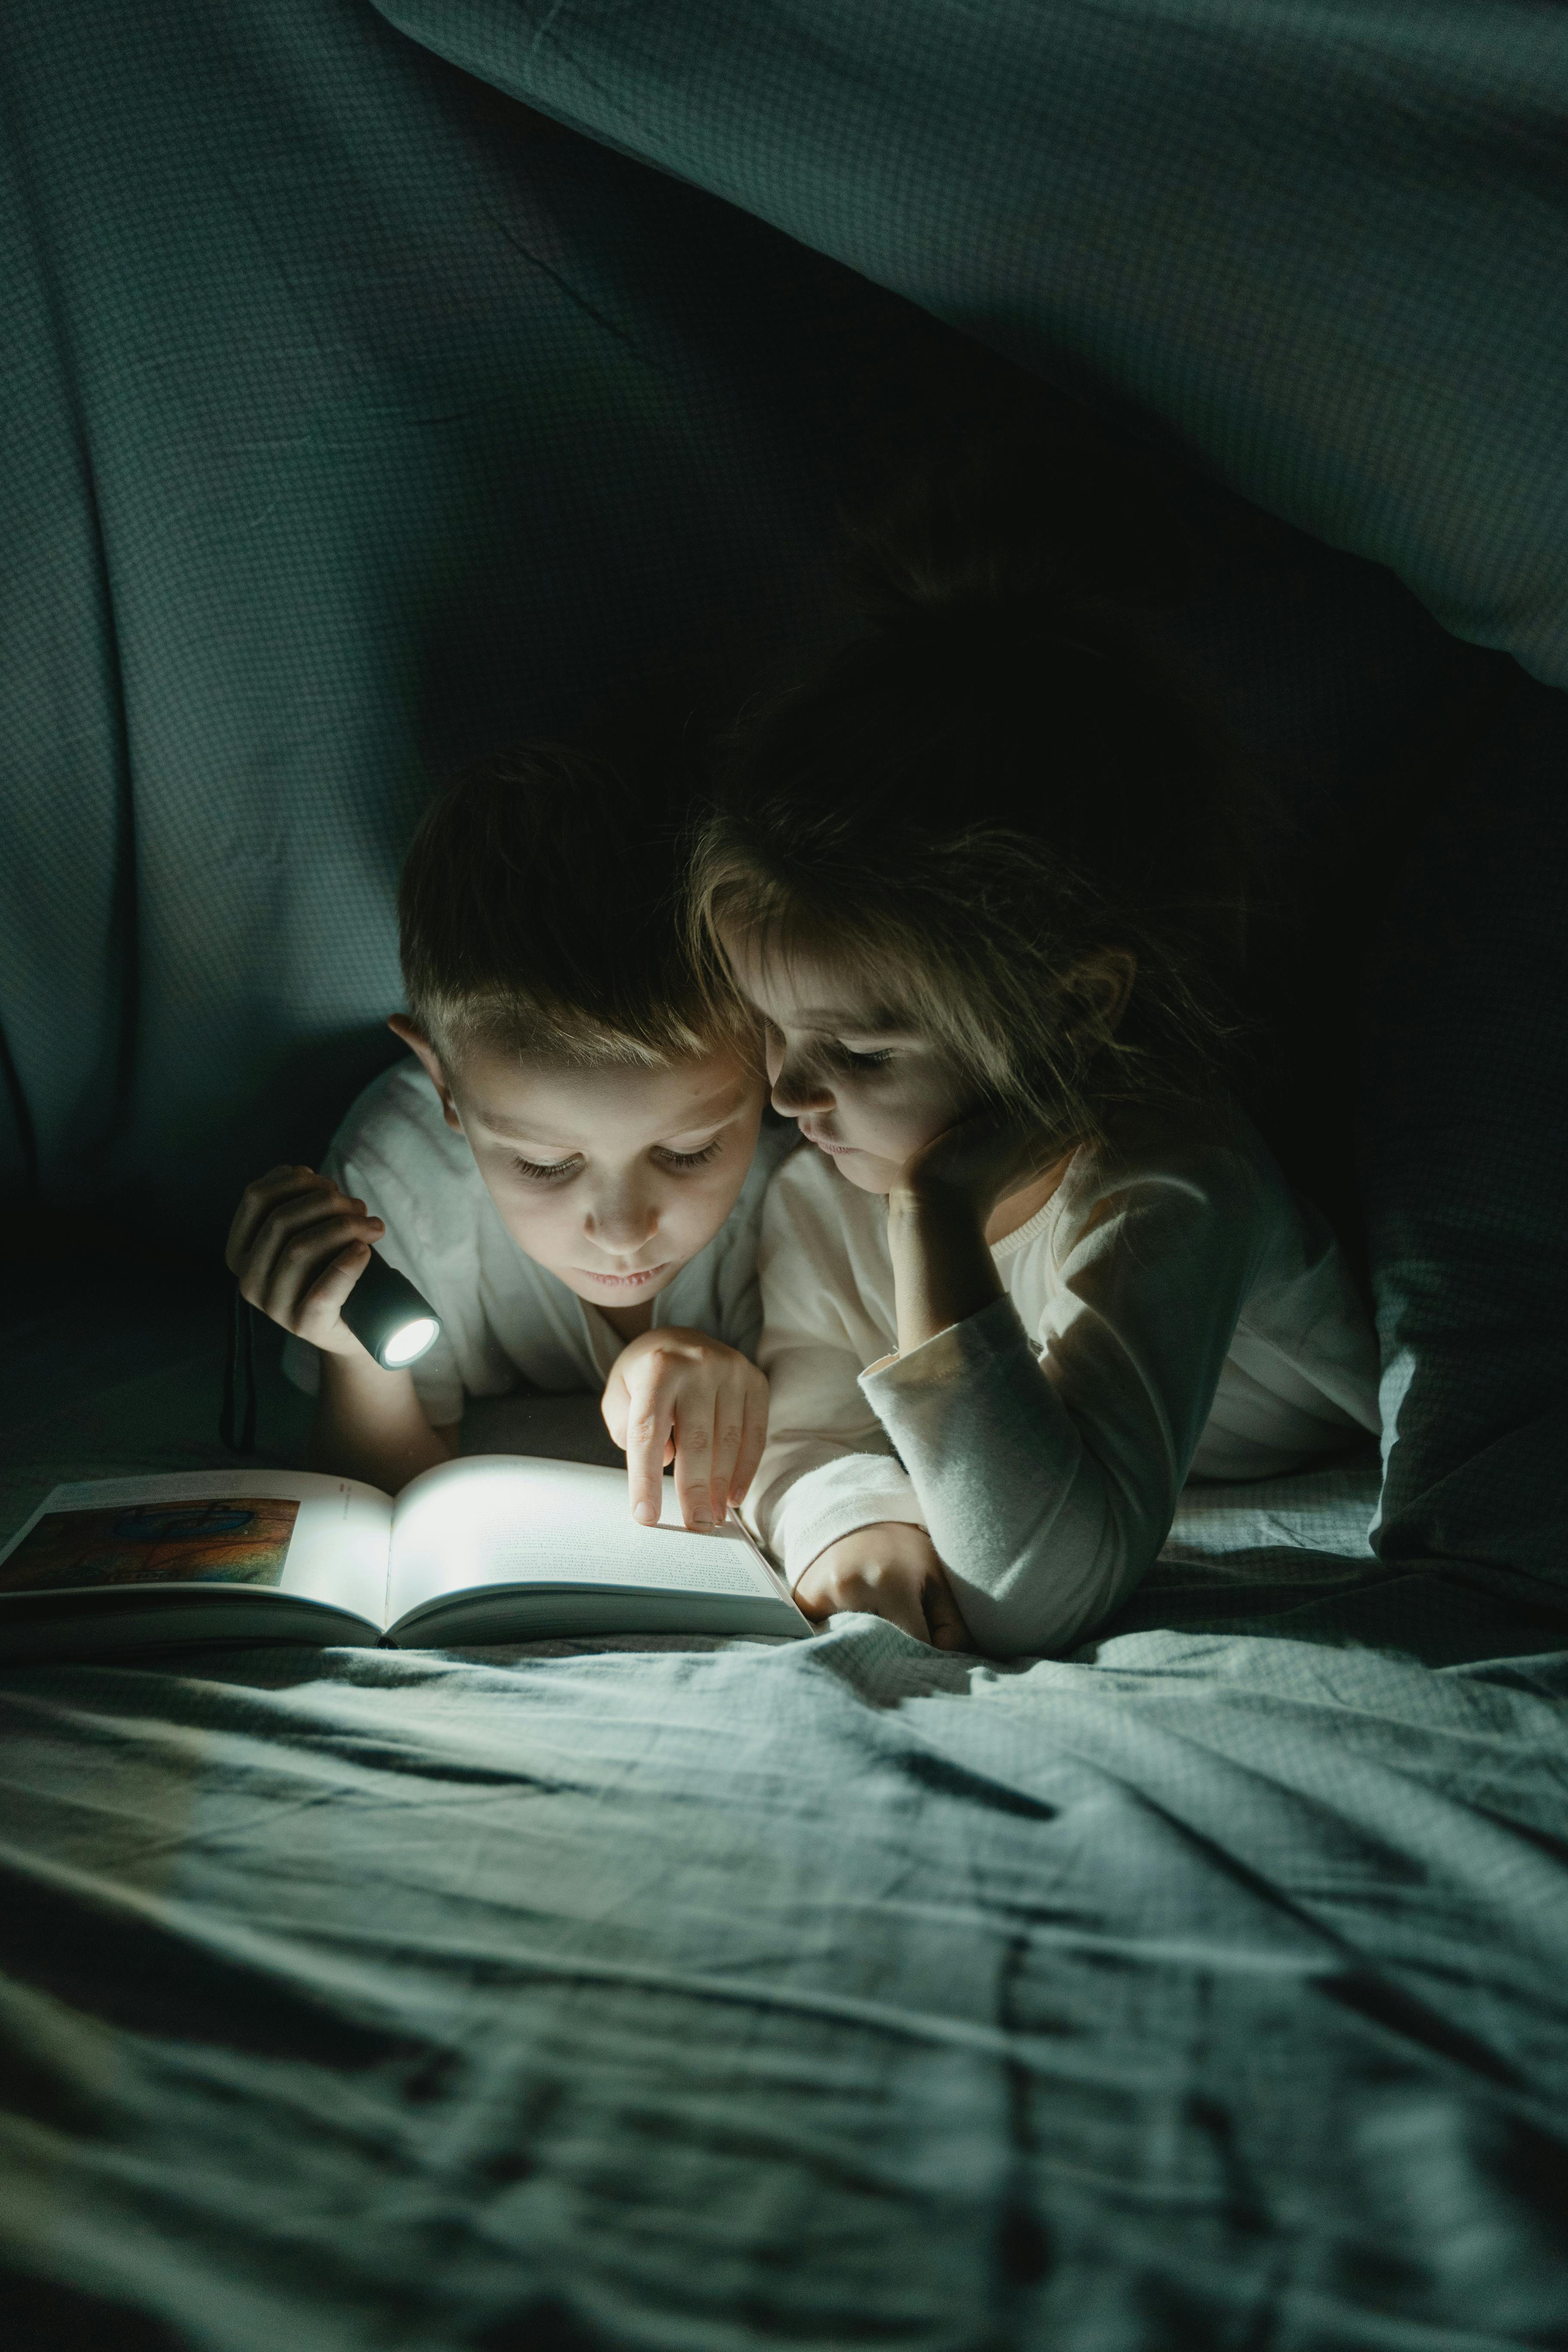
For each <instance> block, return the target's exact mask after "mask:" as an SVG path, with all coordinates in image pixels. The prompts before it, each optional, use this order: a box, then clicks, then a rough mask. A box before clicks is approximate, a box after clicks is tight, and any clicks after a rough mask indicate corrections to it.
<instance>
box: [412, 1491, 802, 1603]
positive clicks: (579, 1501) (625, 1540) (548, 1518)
mask: <svg viewBox="0 0 1568 2352" xmlns="http://www.w3.org/2000/svg"><path fill="white" fill-rule="evenodd" d="M664 1483H665V1497H664V1514H665V1515H664V1520H663V1522H662V1523H661V1525H659V1526H658V1527H657V1528H644V1527H639V1526H638V1525H637V1521H636V1520H635V1519H634V1518H633V1517H632V1516H631V1511H630V1508H629V1507H628V1505H627V1502H626V1473H625V1472H624V1471H622V1470H601V1469H595V1468H593V1467H591V1466H590V1465H587V1464H584V1463H579V1462H546V1461H542V1460H538V1459H535V1458H532V1457H528V1458H520V1457H519V1456H518V1455H516V1454H474V1455H471V1456H470V1457H469V1458H468V1460H466V1461H462V1462H454V1463H451V1464H446V1465H442V1466H441V1467H440V1468H438V1469H436V1470H427V1471H426V1472H425V1473H424V1474H423V1475H421V1476H420V1477H418V1478H416V1479H415V1480H413V1481H412V1483H411V1484H410V1485H409V1486H405V1488H404V1490H403V1492H402V1494H401V1495H400V1496H398V1498H397V1508H396V1512H395V1517H394V1520H393V1536H392V1579H391V1590H390V1600H389V1605H388V1622H389V1623H390V1624H394V1625H395V1623H396V1622H397V1620H398V1619H399V1618H400V1617H401V1616H402V1615H404V1613H405V1611H407V1610H410V1609H416V1608H418V1607H419V1606H420V1605H421V1603H422V1602H425V1601H432V1600H434V1599H436V1598H437V1596H438V1595H441V1594H445V1593H448V1592H463V1591H470V1590H471V1589H472V1588H473V1587H474V1586H475V1585H478V1584H521V1583H529V1582H538V1583H542V1584H639V1585H646V1586H648V1587H650V1588H658V1589H659V1590H662V1591H685V1592H753V1593H766V1594H767V1595H768V1596H769V1597H770V1598H772V1599H775V1600H776V1599H777V1598H779V1597H780V1595H781V1594H782V1592H783V1590H784V1588H783V1586H782V1584H781V1583H780V1581H779V1580H778V1579H777V1578H776V1577H774V1576H773V1573H772V1572H771V1570H769V1569H768V1568H767V1566H766V1565H765V1563H764V1562H763V1560H761V1559H759V1558H758V1557H757V1555H756V1553H755V1552H754V1551H753V1550H752V1547H751V1545H750V1544H749V1543H748V1541H747V1539H746V1538H745V1537H744V1536H743V1535H742V1532H741V1530H740V1529H739V1528H735V1527H729V1528H720V1529H718V1530H717V1531H716V1532H715V1533H714V1534H712V1535H692V1534H691V1533H689V1531H688V1530H687V1529H686V1528H683V1527H682V1526H681V1524H680V1513H679V1507H678V1505H677V1503H676V1499H675V1488H674V1484H673V1481H671V1480H669V1479H668V1478H667V1479H666V1480H665V1482H664Z"/></svg>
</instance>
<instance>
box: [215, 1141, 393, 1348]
mask: <svg viewBox="0 0 1568 2352" xmlns="http://www.w3.org/2000/svg"><path fill="white" fill-rule="evenodd" d="M385 1231H386V1228H385V1226H384V1224H383V1223H382V1221H381V1219H380V1218H379V1217H371V1216H367V1215H366V1214H365V1206H364V1202H363V1201H352V1200H350V1198H349V1196H348V1194H347V1193H346V1192H340V1191H339V1190H338V1187H337V1186H336V1185H335V1184H334V1183H333V1182H332V1180H331V1177H330V1176H318V1175H316V1174H315V1173H314V1172H313V1171H311V1170H310V1169H309V1168H274V1169H273V1170H272V1171H271V1173H270V1175H267V1176H259V1177H258V1179H257V1181H256V1182H255V1183H254V1184H247V1186H246V1188H245V1191H244V1192H242V1193H241V1195H240V1201H239V1206H238V1208H237V1210H236V1211H235V1213H234V1223H233V1224H232V1225H231V1226H230V1227H229V1233H228V1244H227V1246H226V1249H225V1251H224V1256H225V1258H226V1261H227V1264H228V1268H229V1272H230V1273H231V1274H234V1275H237V1276H238V1278H239V1289H240V1296H241V1297H243V1298H248V1299H249V1301H250V1303H251V1305H252V1306H253V1307H260V1309H261V1311H262V1313H263V1314H264V1315H268V1316H270V1317H271V1318H272V1320H273V1322H274V1323H280V1324H281V1325H282V1327H283V1328H284V1330H285V1331H291V1332H292V1333H293V1335H294V1337H295V1338H296V1339H309V1340H310V1345H311V1346H312V1347H313V1348H320V1349H321V1350H322V1352H323V1354H325V1355H329V1356H348V1357H363V1359H364V1360H365V1361H366V1362H367V1363H369V1362H370V1361H371V1360H372V1359H371V1357H370V1356H369V1354H368V1352H367V1351H366V1349H363V1347H362V1346H361V1345H360V1343H359V1341H358V1340H357V1339H355V1338H354V1335H353V1332H352V1331H351V1330H350V1329H349V1328H348V1326H347V1324H346V1323H344V1322H343V1320H342V1317H341V1316H340V1314H339V1311H338V1310H339V1308H340V1307H342V1303H343V1301H344V1299H345V1298H347V1297H348V1295H349V1293H350V1291H351V1290H352V1289H353V1286H354V1285H355V1283H356V1282H357V1281H358V1280H359V1278H360V1276H361V1275H362V1274H363V1272H364V1270H365V1267H366V1266H367V1265H369V1264H370V1245H371V1244H372V1243H373V1242H377V1241H379V1240H380V1239H381V1236H382V1234H384V1232H385Z"/></svg>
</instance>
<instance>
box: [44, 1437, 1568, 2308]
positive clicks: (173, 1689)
mask: <svg viewBox="0 0 1568 2352" xmlns="http://www.w3.org/2000/svg"><path fill="white" fill-rule="evenodd" d="M1369 1501H1370V1493H1369V1488H1368V1486H1367V1485H1366V1483H1365V1482H1364V1481H1363V1483H1362V1485H1361V1486H1360V1489H1359V1492H1358V1490H1357V1489H1356V1488H1355V1487H1354V1486H1353V1485H1352V1484H1350V1483H1348V1482H1344V1481H1341V1482H1339V1483H1338V1484H1337V1485H1336V1484H1335V1483H1334V1482H1333V1481H1332V1480H1329V1481H1328V1482H1326V1483H1325V1482H1324V1481H1323V1480H1321V1479H1320V1480H1319V1481H1316V1482H1313V1481H1301V1482H1298V1484H1297V1485H1296V1486H1295V1487H1294V1488H1288V1487H1286V1486H1284V1485H1283V1482H1276V1484H1275V1486H1274V1487H1273V1489H1272V1491H1271V1492H1269V1493H1268V1494H1267V1495H1264V1494H1263V1493H1261V1492H1260V1491H1259V1490H1258V1489H1253V1490H1251V1493H1250V1495H1249V1496H1248V1497H1247V1500H1246V1501H1245V1502H1242V1503H1240V1504H1239V1505H1238V1503H1237V1498H1236V1497H1235V1496H1228V1497H1226V1498H1225V1499H1224V1501H1223V1502H1220V1503H1215V1504H1213V1505H1210V1506H1207V1507H1197V1506H1196V1504H1195V1502H1194V1498H1193V1497H1189V1498H1188V1500H1187V1502H1186V1503H1184V1506H1183V1512H1182V1516H1181V1519H1180V1521H1179V1524H1178V1531H1177V1532H1178V1538H1179V1540H1180V1542H1181V1543H1182V1544H1183V1546H1184V1549H1185V1551H1186V1554H1187V1557H1188V1559H1189V1561H1190V1562H1193V1563H1199V1562H1201V1563H1202V1564H1203V1565H1202V1570H1201V1571H1200V1570H1198V1569H1197V1568H1196V1567H1195V1566H1190V1567H1189V1568H1188V1569H1187V1570H1185V1571H1184V1573H1186V1574H1187V1575H1188V1576H1189V1577H1190V1578H1191V1579H1192V1580H1194V1584H1195V1583H1196V1582H1199V1581H1201V1580H1202V1576H1205V1575H1206V1577H1207V1579H1208V1580H1209V1586H1210V1591H1211V1594H1212V1593H1213V1592H1215V1591H1218V1590H1220V1589H1222V1588H1224V1587H1225V1586H1226V1584H1227V1582H1230V1583H1234V1582H1238V1581H1243V1580H1245V1576H1246V1573H1247V1570H1246V1567H1245V1562H1246V1561H1247V1560H1248V1559H1252V1560H1254V1561H1256V1560H1258V1559H1260V1558H1263V1557H1266V1556H1267V1557H1271V1558H1272V1559H1273V1560H1274V1561H1275V1562H1276V1564H1277V1567H1278V1568H1279V1570H1281V1571H1283V1570H1285V1569H1287V1568H1288V1566H1289V1560H1290V1559H1291V1558H1292V1557H1294V1558H1295V1559H1298V1560H1299V1561H1300V1565H1301V1571H1302V1590H1303V1591H1309V1590H1310V1587H1311V1584H1312V1581H1313V1580H1314V1578H1315V1579H1316V1580H1318V1581H1319V1583H1320V1585H1321V1583H1322V1582H1323V1581H1324V1580H1329V1579H1337V1580H1339V1582H1340V1584H1341V1587H1342V1589H1343V1586H1344V1583H1345V1580H1346V1578H1347V1576H1348V1577H1351V1578H1353V1577H1354V1576H1355V1574H1356V1573H1357V1571H1358V1570H1360V1571H1361V1572H1363V1573H1364V1570H1365V1559H1364V1544H1363V1542H1362V1540H1361V1535H1360V1530H1361V1528H1363V1527H1364V1524H1365V1516H1366V1510H1367V1508H1368V1506H1369ZM1303 1539H1305V1541H1306V1542H1307V1543H1308V1544H1310V1543H1311V1542H1312V1541H1313V1540H1314V1539H1315V1540H1316V1541H1318V1542H1319V1543H1320V1544H1324V1545H1326V1546H1327V1547H1328V1548H1329V1549H1327V1550H1326V1551H1321V1552H1319V1553H1317V1554H1316V1555H1314V1554H1313V1553H1312V1552H1311V1551H1310V1550H1299V1549H1296V1547H1297V1546H1299V1545H1300V1544H1301V1543H1302V1541H1303ZM1335 1547H1342V1548H1343V1549H1342V1553H1341V1556H1340V1557H1338V1559H1334V1558H1333V1557H1332V1556H1331V1555H1332V1551H1333V1549H1334V1548H1335ZM1357 1553H1360V1554H1361V1558H1360V1559H1359V1560H1358V1559H1356V1558H1355V1557H1354V1555H1355V1554H1357ZM1521 1630H1522V1629H1521ZM1565 1709H1568V1681H1565V1680H1564V1660H1563V1654H1562V1652H1561V1648H1560V1646H1559V1649H1558V1654H1556V1655H1554V1656H1544V1655H1538V1656H1534V1657H1531V1656H1520V1657H1516V1658H1514V1659H1512V1660H1510V1661H1504V1662H1500V1663H1498V1664H1494V1665H1492V1666H1490V1667H1486V1668H1476V1667H1471V1668H1467V1669H1463V1670H1450V1671H1446V1672H1433V1671H1432V1670H1431V1668H1429V1667H1427V1666H1424V1665H1416V1664H1412V1663H1409V1662H1402V1661H1400V1660H1397V1659H1395V1658H1393V1657H1388V1656H1376V1655H1373V1654H1369V1653H1367V1652H1365V1651H1362V1650H1358V1649H1356V1648H1355V1647H1353V1646H1352V1647H1323V1646H1318V1645H1312V1644H1308V1643H1301V1642H1300V1641H1289V1640H1269V1639H1266V1638H1257V1637H1254V1638H1250V1639H1243V1638H1237V1637H1234V1636H1232V1637H1226V1636H1225V1635H1223V1634H1218V1633H1205V1634H1202V1635H1194V1634H1192V1633H1177V1632H1172V1631H1169V1630H1165V1631H1156V1632H1144V1633H1123V1634H1121V1635H1120V1636H1118V1637H1115V1638H1110V1639H1107V1640H1104V1641H1102V1642H1101V1643H1100V1645H1099V1647H1098V1650H1097V1651H1096V1652H1094V1653H1091V1654H1084V1655H1081V1656H1079V1658H1077V1659H1075V1660H1070V1661H1062V1662H1054V1663H1050V1664H1041V1665H1037V1666H1035V1667H1032V1668H1030V1669H1027V1670H1023V1671H1020V1670H997V1669H994V1668H987V1667H984V1666H979V1665H977V1664H975V1663H974V1662H973V1661H972V1660H966V1659H963V1658H961V1657H957V1656H953V1655H949V1654H938V1653H934V1652H931V1651H930V1650H926V1649H923V1648H922V1647H921V1646H920V1645H919V1644H917V1643H914V1642H912V1641H911V1640H910V1639H909V1637H908V1636H906V1635H903V1634H901V1633H897V1632H896V1631H895V1630H894V1629H892V1628H891V1627H889V1626H886V1625H879V1624H878V1623H877V1622H875V1621H872V1620H869V1619H865V1618H846V1619H841V1620H839V1621H838V1622H837V1625H836V1627H835V1629H834V1631H833V1632H832V1633H830V1634H829V1635H827V1636H826V1638H824V1639H820V1640H817V1641H815V1642H810V1643H784V1644H780V1645H778V1646H777V1647H776V1648H772V1649H770V1648H768V1647H767V1646H766V1645H761V1644H758V1645H747V1644H743V1643H731V1644H727V1645H715V1644H700V1645H694V1646H691V1647H689V1648H684V1649H683V1648H682V1647H681V1646H680V1645H679V1644H675V1643H666V1644H663V1645H661V1646H658V1647H655V1648H652V1649H649V1648H648V1647H647V1645H644V1646H643V1647H642V1648H641V1649H640V1650H639V1649H638V1648H637V1647H636V1646H635V1645H626V1644H622V1645H619V1646H618V1647H616V1648H612V1649H610V1650H608V1651H606V1652H605V1654H600V1655H595V1656H590V1655H573V1654H570V1652H569V1650H568V1649H567V1647H566V1645H561V1644H558V1645H554V1647H553V1649H552V1650H547V1651H544V1652H542V1653H535V1654H508V1653H493V1654H487V1655H483V1656H481V1655H477V1654H476V1655H470V1656H468V1657H459V1656H448V1657H442V1656H437V1655H434V1654H424V1655H416V1654H409V1655H397V1654H377V1653H374V1652H369V1653H366V1652H338V1653H335V1654H334V1653H329V1654H326V1655H324V1656H321V1655H317V1656H311V1655H310V1654H305V1653H300V1654H293V1655H292V1656H290V1655H289V1654H279V1653H278V1652H264V1653H261V1654H257V1655H253V1656H252V1657H250V1658H248V1659H242V1658H237V1657H232V1656H230V1657H225V1656H224V1655H223V1654H221V1653H220V1654H214V1655H209V1656H208V1657H206V1658H205V1659H203V1660H201V1661H199V1662H197V1661H194V1660H193V1661H190V1662H188V1663H186V1664H185V1665H184V1667H183V1668H182V1669H180V1670H178V1671H174V1672H168V1673H163V1674H159V1673H155V1672H150V1671H147V1670H145V1669H141V1668H135V1669H132V1668H121V1669H117V1670H110V1669H103V1668H100V1669H89V1668H81V1667H79V1668H62V1669H57V1670H47V1671H46V1670H43V1669H35V1670H32V1671H29V1672H25V1673H24V1672H18V1671H13V1672H12V1673H10V1674H8V1675H5V1676H4V1677H0V1722H3V1726H4V1732H5V1738H4V1746H3V1749H0V1757H3V1761H0V1811H3V1812H4V1817H5V1839H4V1843H3V1845H0V1897H3V1907H4V1913H5V1918H6V1920H7V1923H8V1924H7V1932H6V1951H5V1978H4V1979H3V1980H0V2046H3V2048H4V2054H5V2057H6V2059H7V2061H8V2062H9V2061H14V2062H15V2063H14V2064H8V2067H7V2081H8V2083H9V2084H12V2085H13V2086H14V2087H13V2088H12V2089H11V2090H10V2091H9V2092H8V2095H7V2098H6V2101H5V2108H4V2111H3V2112H0V2248H3V2251H4V2253H5V2257H6V2258H7V2259H8V2261H9V2262H10V2263H12V2264H14V2265H15V2266H16V2269H17V2270H19V2271H20V2272H21V2273H23V2274H24V2275H23V2277H22V2279H21V2280H19V2281H15V2282H12V2283H10V2284H8V2287H7V2294H6V2301H7V2310H8V2314H9V2315H12V2316H13V2318H15V2317H16V2315H18V2314H19V2315H21V2318H22V2321H23V2326H22V2328H21V2331H20V2332H21V2333H22V2334H24V2335H25V2337H26V2342H27V2343H28V2345H29V2346H30V2347H37V2352H57V2347H60V2352H63V2347H65V2346H67V2345H69V2344H74V2343H79V2342H81V2341H82V2340H83V2338H84V2334H90V2335H91V2336H92V2338H93V2340H96V2341H101V2342H104V2343H113V2344H115V2345H126V2346H129V2347H138V2346H140V2345H142V2344H143V2343H147V2344H152V2343H163V2342H166V2341H171V2340H172V2341H174V2342H177V2343H181V2344H185V2343H200V2344H202V2345H203V2346H205V2347H210V2352H259V2347H263V2346H271V2345H275V2344H282V2343H289V2344H293V2345H300V2346H302V2347H309V2352H318V2347H319V2352H353V2347H361V2346H363V2347H366V2352H369V2347H380V2346H384V2345H385V2344H388V2343H396V2344H397V2345H399V2346H406V2347H413V2348H414V2352H424V2347H429V2352H437V2347H439V2352H449V2347H468V2346H472V2347H475V2352H483V2347H491V2348H492V2352H493V2347H497V2346H500V2345H512V2344H517V2345H526V2346H528V2347H542V2348H543V2347H550V2352H605V2347H611V2346H613V2347H616V2352H643V2347H647V2352H666V2347H676V2346H679V2347H682V2352H685V2347H697V2346H702V2347H711V2352H751V2347H754V2346H756V2345H757V2344H758V2343H759V2342H766V2343H769V2344H776V2345H780V2346H784V2347H802V2352H804V2347H807V2346H822V2345H824V2344H835V2345H837V2344H859V2343H867V2342H874V2343H878V2344H881V2345H885V2346H888V2347H892V2352H906V2347H907V2352H976V2348H977V2347H979V2346H982V2345H984V2346H986V2347H993V2346H994V2347H998V2352H1001V2348H1002V2347H1015V2346H1016V2347H1027V2346H1037V2345H1040V2344H1052V2345H1062V2346H1066V2347H1074V2352H1079V2347H1081V2352H1148V2347H1153V2346H1161V2347H1163V2346H1166V2345H1170V2346H1176V2345H1181V2346H1188V2345H1192V2346H1194V2347H1196V2346H1205V2345H1216V2344H1226V2343H1237V2344H1245V2343H1264V2342H1269V2341H1273V2342H1278V2343H1281V2344H1289V2345H1293V2346H1294V2345H1300V2346H1301V2347H1313V2352H1318V2347H1321V2352H1331V2347H1334V2352H1338V2347H1357V2352H1361V2347H1368V2346H1372V2345H1384V2346H1394V2345H1398V2346H1399V2347H1402V2352H1439V2347H1443V2352H1447V2347H1453V2346H1456V2345H1461V2344H1462V2345H1463V2346H1465V2347H1467V2352H1503V2347H1519V2346H1524V2345H1538V2346H1545V2345H1549V2344H1554V2343H1557V2342H1560V2341H1561V2340H1562V2339H1563V2336H1564V2334H1565V2333H1568V2256H1565V2253H1564V2247H1563V2235H1562V2226H1561V2225H1562V2212H1563V2205H1562V2182H1563V2178H1564V2173H1565V2168H1568V2137H1565V2135H1564V2128H1563V2086H1564V2084H1565V2083H1568V2006H1565V2002H1564V1991H1563V1968H1562V1955H1563V1946H1564V1942H1565V1940H1568V1895H1565V1891H1564V1879H1563V1870H1562V1866H1561V1863H1560V1862H1559V1860H1558V1859H1557V1858H1556V1842H1557V1840H1558V1838H1559V1834H1560V1830H1561V1822H1562V1812H1563V1796H1564V1791H1565V1789H1568V1743H1565V1739H1564V1715H1565ZM164 2329H167V2330H168V2331H169V2335H168V2336H164V2335H163V2333H162V2331H163V2330H164Z"/></svg>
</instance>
